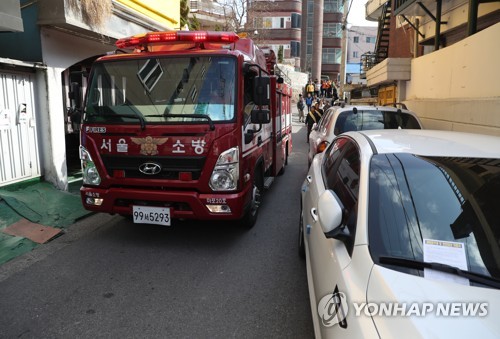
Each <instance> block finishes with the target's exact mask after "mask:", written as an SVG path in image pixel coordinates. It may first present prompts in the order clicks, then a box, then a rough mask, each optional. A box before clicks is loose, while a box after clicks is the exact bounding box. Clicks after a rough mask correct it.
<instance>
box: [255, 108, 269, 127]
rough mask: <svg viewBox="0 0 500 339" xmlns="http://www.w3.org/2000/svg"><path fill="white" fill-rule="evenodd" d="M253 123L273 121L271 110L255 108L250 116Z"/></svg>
mask: <svg viewBox="0 0 500 339" xmlns="http://www.w3.org/2000/svg"><path fill="white" fill-rule="evenodd" d="M250 122H251V123H252V124H268V123H269V122H271V112H270V111H269V110H268V109H254V110H252V113H251V116H250Z"/></svg>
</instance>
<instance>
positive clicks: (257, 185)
mask: <svg viewBox="0 0 500 339" xmlns="http://www.w3.org/2000/svg"><path fill="white" fill-rule="evenodd" d="M263 192H264V180H263V177H262V173H261V172H260V171H259V169H256V170H255V175H254V179H253V185H252V201H251V203H250V208H248V211H247V212H246V213H245V215H244V216H243V219H242V222H243V225H244V226H245V228H252V227H253V226H254V225H255V223H256V222H257V215H258V214H259V206H260V204H261V202H262V193H263Z"/></svg>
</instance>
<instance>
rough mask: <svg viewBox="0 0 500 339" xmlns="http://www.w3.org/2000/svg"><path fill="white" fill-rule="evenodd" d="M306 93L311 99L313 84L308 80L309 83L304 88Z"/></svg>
mask: <svg viewBox="0 0 500 339" xmlns="http://www.w3.org/2000/svg"><path fill="white" fill-rule="evenodd" d="M306 93H307V94H311V97H312V96H313V95H314V84H313V83H312V81H311V80H309V83H308V84H307V86H306Z"/></svg>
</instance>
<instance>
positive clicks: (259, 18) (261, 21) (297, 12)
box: [245, 0, 302, 67]
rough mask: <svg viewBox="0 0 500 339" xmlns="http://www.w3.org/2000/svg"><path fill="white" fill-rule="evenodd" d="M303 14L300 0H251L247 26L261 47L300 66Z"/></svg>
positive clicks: (247, 29)
mask: <svg viewBox="0 0 500 339" xmlns="http://www.w3.org/2000/svg"><path fill="white" fill-rule="evenodd" d="M301 18H302V7H301V1H300V0H274V1H269V0H265V1H264V0H249V1H248V16H247V21H246V24H245V30H246V31H247V32H249V33H250V36H251V37H252V39H254V40H255V41H256V43H257V44H258V45H259V47H261V48H263V49H272V50H273V51H274V52H275V54H276V55H277V56H278V57H280V53H281V56H282V58H283V60H284V61H285V62H286V63H289V64H292V65H296V66H297V67H298V66H299V58H300V50H301V45H300V40H301V36H300V32H301V29H300V27H301Z"/></svg>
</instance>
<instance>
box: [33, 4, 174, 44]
mask: <svg viewBox="0 0 500 339" xmlns="http://www.w3.org/2000/svg"><path fill="white" fill-rule="evenodd" d="M101 1H102V0H101ZM38 6H39V12H38V22H37V23H38V24H39V25H43V26H50V27H53V28H56V29H59V30H62V31H68V32H71V33H73V34H75V35H79V36H85V37H87V38H91V39H95V40H99V41H102V40H106V39H109V38H112V39H119V38H123V37H126V36H131V35H135V34H139V33H144V32H146V31H166V30H170V29H169V28H168V25H167V24H165V23H164V22H167V21H170V24H171V25H173V24H174V22H175V23H176V24H177V25H178V23H177V21H176V20H175V19H172V18H169V17H168V16H166V15H163V14H159V15H156V16H157V17H158V18H159V20H153V19H151V18H150V17H149V16H147V15H144V14H141V13H139V12H138V11H135V10H133V9H131V8H130V7H127V6H125V5H123V4H121V3H120V2H119V1H112V9H111V14H110V16H109V17H106V18H105V20H104V23H103V24H101V25H100V24H99V23H98V22H95V21H93V20H95V17H92V15H91V14H90V13H85V10H84V9H82V7H81V2H80V1H74V0H45V1H40V2H38ZM152 13H154V10H153V12H152ZM151 17H154V15H153V14H152V15H151Z"/></svg>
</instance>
